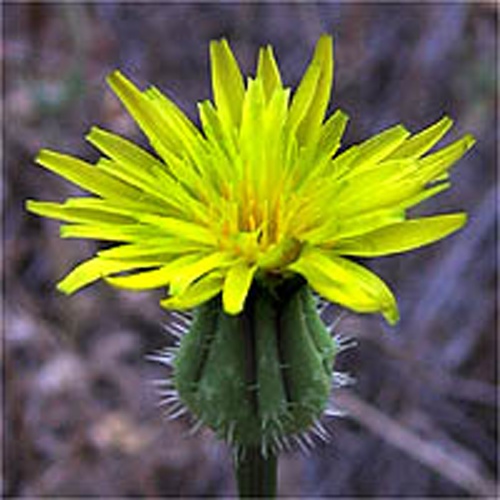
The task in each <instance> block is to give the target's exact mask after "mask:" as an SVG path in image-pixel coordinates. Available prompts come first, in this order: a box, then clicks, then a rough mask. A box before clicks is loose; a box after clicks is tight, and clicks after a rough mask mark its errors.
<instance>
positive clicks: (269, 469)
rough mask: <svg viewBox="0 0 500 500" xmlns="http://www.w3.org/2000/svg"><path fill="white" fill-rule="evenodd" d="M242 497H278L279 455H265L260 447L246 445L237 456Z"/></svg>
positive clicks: (237, 475)
mask: <svg viewBox="0 0 500 500" xmlns="http://www.w3.org/2000/svg"><path fill="white" fill-rule="evenodd" d="M234 467H235V472H236V480H237V483H238V493H239V495H240V498H276V480H277V467H278V457H277V456H276V455H274V454H270V455H268V456H267V457H263V456H262V453H261V451H260V448H258V447H256V446H254V447H250V446H248V447H244V448H241V449H240V450H239V451H238V453H237V454H236V456H235V464H234Z"/></svg>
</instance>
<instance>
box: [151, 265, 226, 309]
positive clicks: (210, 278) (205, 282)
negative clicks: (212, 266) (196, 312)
mask: <svg viewBox="0 0 500 500" xmlns="http://www.w3.org/2000/svg"><path fill="white" fill-rule="evenodd" d="M223 284H224V277H223V276H222V275H221V274H220V273H218V272H215V273H211V274H208V275H207V276H204V277H203V278H201V279H200V280H198V281H196V282H195V283H193V284H192V285H191V286H189V287H188V288H187V289H186V290H185V291H184V293H182V294H181V295H174V296H172V297H168V298H166V299H163V300H162V301H161V302H160V304H161V305H162V307H164V308H165V309H180V310H185V309H191V308H193V307H196V306H198V305H200V304H202V303H203V302H206V301H207V300H210V299H211V298H213V297H215V296H216V295H217V294H218V293H220V291H221V290H222V286H223Z"/></svg>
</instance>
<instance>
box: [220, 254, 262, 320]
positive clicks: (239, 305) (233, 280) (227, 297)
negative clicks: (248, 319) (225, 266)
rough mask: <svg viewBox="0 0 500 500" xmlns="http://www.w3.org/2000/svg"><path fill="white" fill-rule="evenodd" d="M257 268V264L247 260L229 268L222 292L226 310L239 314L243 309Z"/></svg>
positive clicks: (229, 312)
mask: <svg viewBox="0 0 500 500" xmlns="http://www.w3.org/2000/svg"><path fill="white" fill-rule="evenodd" d="M256 270H257V266H256V265H251V264H248V263H247V262H240V263H238V264H236V265H235V266H232V267H231V268H230V269H229V271H228V273H227V276H226V280H225V281H224V290H223V292H222V303H223V305H224V311H226V312H227V313H228V314H239V313H240V312H241V311H242V310H243V305H244V303H245V299H246V296H247V295H248V291H249V290H250V286H251V284H252V279H253V277H254V274H255V271H256Z"/></svg>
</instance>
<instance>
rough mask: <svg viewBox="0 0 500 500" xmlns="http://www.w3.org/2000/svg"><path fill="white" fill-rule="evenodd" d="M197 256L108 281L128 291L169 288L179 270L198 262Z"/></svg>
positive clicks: (179, 259) (191, 255)
mask: <svg viewBox="0 0 500 500" xmlns="http://www.w3.org/2000/svg"><path fill="white" fill-rule="evenodd" d="M198 259H199V255H197V254H188V255H184V256H183V257H178V258H177V259H175V260H172V261H171V262H168V263H167V264H164V265H163V266H162V267H160V268H159V269H154V270H152V271H145V272H140V273H135V274H131V275H129V276H115V277H108V278H106V281H107V282H108V283H109V284H110V285H112V286H115V287H117V288H125V289H127V290H150V289H153V288H160V287H163V286H167V285H168V284H169V283H170V282H171V281H172V279H174V278H175V277H176V276H177V273H178V271H179V269H182V268H183V267H185V266H187V265H189V264H192V263H193V262H196V261H197V260H198Z"/></svg>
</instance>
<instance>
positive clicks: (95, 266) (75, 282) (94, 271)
mask: <svg viewBox="0 0 500 500" xmlns="http://www.w3.org/2000/svg"><path fill="white" fill-rule="evenodd" d="M160 263H161V262H159V261H157V260H155V259H140V260H128V261H119V260H118V261H117V260H107V259H102V258H100V257H94V258H93V259H90V260H87V261H85V262H83V263H81V264H79V265H77V266H76V267H75V268H74V269H73V270H72V271H71V272H70V273H69V274H68V275H67V276H66V277H65V278H64V279H63V280H62V281H60V282H59V283H58V284H57V289H58V290H60V291H61V292H63V293H65V294H67V295H70V294H72V293H74V292H76V291H77V290H80V289H81V288H83V287H84V286H87V285H90V284H91V283H93V282H94V281H96V280H98V279H101V278H105V277H106V276H109V275H110V274H114V273H119V272H122V271H129V270H131V269H141V268H142V269H144V268H147V267H155V266H157V265H159V264H160Z"/></svg>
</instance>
